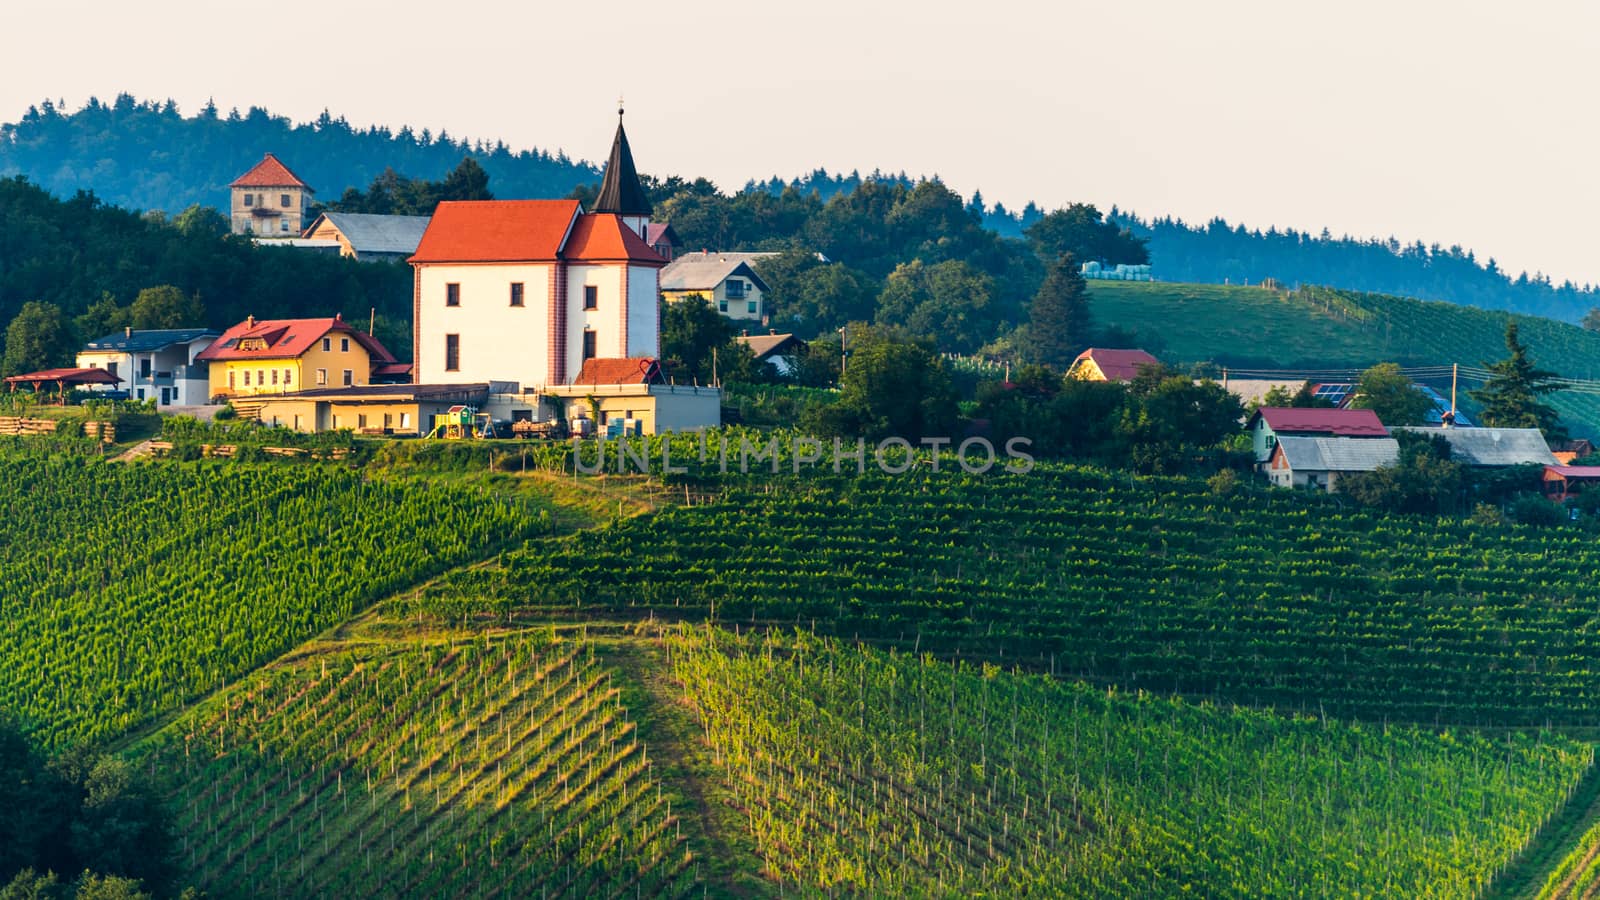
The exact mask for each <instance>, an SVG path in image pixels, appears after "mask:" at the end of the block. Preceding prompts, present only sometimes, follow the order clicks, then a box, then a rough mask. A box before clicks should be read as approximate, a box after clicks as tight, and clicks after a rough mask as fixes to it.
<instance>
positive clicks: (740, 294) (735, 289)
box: [728, 278, 744, 300]
mask: <svg viewBox="0 0 1600 900" xmlns="http://www.w3.org/2000/svg"><path fill="white" fill-rule="evenodd" d="M728 299H730V300H743V299H744V281H743V280H742V279H739V278H729V279H728Z"/></svg>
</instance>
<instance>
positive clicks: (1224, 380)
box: [1222, 366, 1228, 390]
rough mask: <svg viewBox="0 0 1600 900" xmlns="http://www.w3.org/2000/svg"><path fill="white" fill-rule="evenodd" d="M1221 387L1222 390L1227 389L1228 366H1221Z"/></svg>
mask: <svg viewBox="0 0 1600 900" xmlns="http://www.w3.org/2000/svg"><path fill="white" fill-rule="evenodd" d="M1222 389H1223V390H1227V389H1228V367H1227V366H1223V367H1222Z"/></svg>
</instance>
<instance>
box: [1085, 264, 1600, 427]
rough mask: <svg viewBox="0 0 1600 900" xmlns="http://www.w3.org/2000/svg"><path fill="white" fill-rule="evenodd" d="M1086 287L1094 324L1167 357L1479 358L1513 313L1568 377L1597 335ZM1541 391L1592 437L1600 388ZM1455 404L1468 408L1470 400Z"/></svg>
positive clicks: (1590, 353)
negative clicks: (1124, 332)
mask: <svg viewBox="0 0 1600 900" xmlns="http://www.w3.org/2000/svg"><path fill="white" fill-rule="evenodd" d="M1089 290H1090V295H1091V298H1092V301H1091V308H1092V310H1093V313H1094V315H1095V316H1096V318H1097V319H1098V320H1099V321H1100V322H1101V323H1102V324H1107V325H1119V326H1122V327H1124V328H1128V329H1131V330H1133V331H1135V332H1136V333H1137V334H1138V335H1139V336H1140V337H1141V338H1151V339H1153V344H1152V348H1153V349H1154V348H1155V346H1156V345H1157V344H1159V349H1158V350H1157V353H1156V355H1157V356H1159V357H1160V358H1162V359H1163V360H1165V361H1167V362H1170V363H1174V364H1179V365H1183V364H1187V363H1193V362H1203V361H1213V362H1217V363H1219V364H1222V365H1229V366H1234V367H1247V368H1284V369H1299V368H1307V367H1310V368H1337V369H1346V368H1366V367H1367V366H1371V365H1373V364H1374V363H1378V362H1398V363H1401V364H1402V365H1408V366H1440V365H1444V366H1448V365H1449V364H1451V363H1460V364H1461V365H1463V366H1480V365H1482V364H1483V363H1484V362H1493V361H1494V360H1498V359H1501V358H1503V357H1504V356H1505V355H1506V350H1505V327H1506V321H1507V319H1508V318H1514V319H1515V320H1516V321H1517V326H1518V330H1519V332H1520V337H1521V339H1522V342H1523V343H1524V344H1526V345H1527V347H1528V351H1529V354H1530V355H1531V356H1532V357H1533V359H1534V360H1535V361H1536V362H1537V363H1538V364H1539V365H1540V367H1542V368H1545V369H1550V370H1553V371H1555V372H1557V373H1559V374H1561V375H1564V376H1567V377H1569V378H1580V379H1593V378H1596V377H1600V369H1597V368H1596V362H1597V361H1600V333H1596V332H1592V331H1587V330H1585V329H1583V328H1579V327H1578V326H1576V325H1569V324H1567V323H1565V322H1558V321H1555V320H1553V319H1544V318H1540V317H1537V316H1523V315H1511V314H1507V313H1503V312H1496V311H1492V310H1485V309H1477V308H1475V307H1469V306H1457V305H1455V304H1453V303H1439V302H1433V301H1423V300H1410V299H1406V298H1402V297H1388V296H1384V295H1381V294H1363V293H1356V292H1352V291H1340V290H1333V289H1329V288H1316V287H1308V288H1302V289H1300V290H1297V291H1293V292H1289V293H1284V292H1279V291H1268V290H1263V289H1261V288H1251V287H1228V286H1225V285H1214V284H1213V285H1204V284H1165V283H1160V282H1148V283H1138V282H1109V281H1107V282H1092V283H1091V285H1090V288H1089ZM1443 386H1446V387H1447V385H1443ZM1467 386H1468V387H1474V386H1476V385H1472V384H1469V385H1467ZM1550 400H1551V403H1552V405H1553V406H1555V407H1556V409H1557V411H1558V412H1559V413H1560V414H1561V417H1562V419H1563V421H1565V422H1566V423H1567V425H1568V427H1569V429H1571V430H1572V431H1573V432H1574V434H1577V435H1582V436H1600V394H1594V393H1584V392H1578V391H1562V392H1559V393H1556V394H1553V395H1551V398H1550ZM1463 405H1464V407H1466V408H1467V409H1468V411H1469V412H1470V411H1471V409H1472V405H1471V403H1470V402H1464V404H1463Z"/></svg>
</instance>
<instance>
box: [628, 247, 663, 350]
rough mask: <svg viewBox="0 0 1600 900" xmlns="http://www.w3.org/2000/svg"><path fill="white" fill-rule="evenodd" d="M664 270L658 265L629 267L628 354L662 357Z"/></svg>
mask: <svg viewBox="0 0 1600 900" xmlns="http://www.w3.org/2000/svg"><path fill="white" fill-rule="evenodd" d="M660 274H661V270H659V269H657V268H655V267H654V266H629V267H628V352H627V353H625V354H624V355H625V356H648V357H651V358H653V359H659V358H660V357H661V343H660V334H661V332H660V329H659V327H658V325H659V322H658V320H659V319H660V317H661V304H660V295H661V290H660Z"/></svg>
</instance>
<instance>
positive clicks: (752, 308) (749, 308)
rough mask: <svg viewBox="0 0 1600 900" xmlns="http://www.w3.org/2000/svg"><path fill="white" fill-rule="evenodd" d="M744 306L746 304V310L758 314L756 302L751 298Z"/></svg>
mask: <svg viewBox="0 0 1600 900" xmlns="http://www.w3.org/2000/svg"><path fill="white" fill-rule="evenodd" d="M744 306H745V310H744V311H745V312H747V313H749V314H750V315H752V316H753V315H755V314H756V302H755V301H754V300H751V301H750V302H749V303H746V304H745V305H744Z"/></svg>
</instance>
